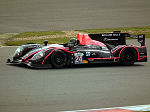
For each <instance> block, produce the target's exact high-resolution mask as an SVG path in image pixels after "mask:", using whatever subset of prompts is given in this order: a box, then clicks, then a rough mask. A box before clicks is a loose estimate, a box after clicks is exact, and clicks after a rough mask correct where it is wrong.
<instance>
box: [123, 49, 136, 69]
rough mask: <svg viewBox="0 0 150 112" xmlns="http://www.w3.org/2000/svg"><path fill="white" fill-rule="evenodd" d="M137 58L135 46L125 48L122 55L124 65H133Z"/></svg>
mask: <svg viewBox="0 0 150 112" xmlns="http://www.w3.org/2000/svg"><path fill="white" fill-rule="evenodd" d="M136 60H137V52H136V51H135V50H134V49H133V48H125V49H124V50H123V51H122V53H121V57H120V61H121V64H122V65H126V66H131V65H133V64H134V63H135V61H136Z"/></svg>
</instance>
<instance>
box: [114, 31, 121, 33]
mask: <svg viewBox="0 0 150 112" xmlns="http://www.w3.org/2000/svg"><path fill="white" fill-rule="evenodd" d="M120 32H121V31H113V33H120Z"/></svg>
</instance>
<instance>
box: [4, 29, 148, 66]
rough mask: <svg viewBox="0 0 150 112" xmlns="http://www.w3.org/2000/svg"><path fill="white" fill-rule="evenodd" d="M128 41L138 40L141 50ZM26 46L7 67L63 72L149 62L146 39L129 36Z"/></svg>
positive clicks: (90, 37)
mask: <svg viewBox="0 0 150 112" xmlns="http://www.w3.org/2000/svg"><path fill="white" fill-rule="evenodd" d="M126 37H131V38H134V39H137V40H138V42H139V43H140V44H141V46H135V45H127V44H126ZM44 43H45V44H44V45H40V44H32V43H30V44H24V45H22V46H20V47H18V48H17V49H16V51H15V53H14V55H13V60H10V59H8V60H7V63H19V64H26V65H28V66H30V67H34V68H41V67H49V68H51V67H53V68H62V67H64V66H71V65H74V64H93V63H108V62H119V63H121V64H122V65H133V64H134V63H135V62H147V50H146V46H145V35H144V34H141V35H130V34H128V33H120V31H114V32H113V33H102V34H78V35H77V39H75V38H72V39H70V41H69V42H68V43H67V44H50V45H48V44H47V43H48V41H44Z"/></svg>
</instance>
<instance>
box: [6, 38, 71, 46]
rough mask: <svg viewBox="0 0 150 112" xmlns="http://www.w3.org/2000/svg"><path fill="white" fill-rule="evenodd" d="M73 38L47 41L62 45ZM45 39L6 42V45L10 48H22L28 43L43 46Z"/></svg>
mask: <svg viewBox="0 0 150 112" xmlns="http://www.w3.org/2000/svg"><path fill="white" fill-rule="evenodd" d="M70 38H71V37H65V38H50V39H47V40H48V43H49V44H55V43H58V44H61V43H67V42H68V41H69V40H70ZM44 40H45V39H39V40H25V41H6V42H5V45H8V46H20V45H22V44H26V43H37V44H43V42H44Z"/></svg>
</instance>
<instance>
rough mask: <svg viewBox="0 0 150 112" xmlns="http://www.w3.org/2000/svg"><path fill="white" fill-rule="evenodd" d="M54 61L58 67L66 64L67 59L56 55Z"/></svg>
mask: <svg viewBox="0 0 150 112" xmlns="http://www.w3.org/2000/svg"><path fill="white" fill-rule="evenodd" d="M54 61H55V63H56V65H62V64H64V62H65V57H64V56H63V55H62V54H61V53H57V54H55V58H54Z"/></svg>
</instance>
